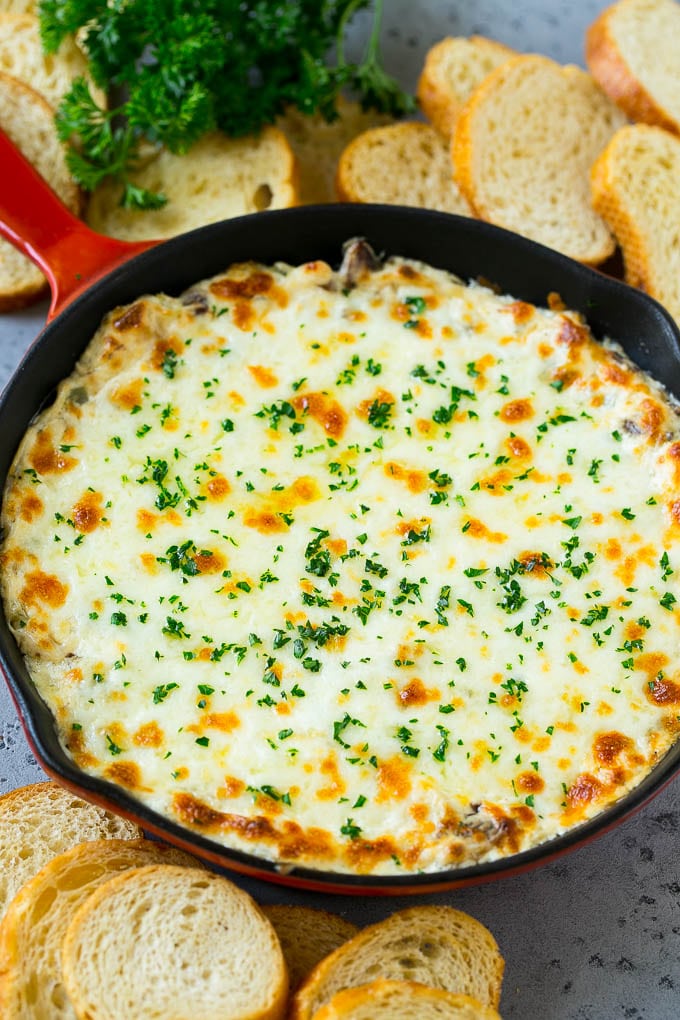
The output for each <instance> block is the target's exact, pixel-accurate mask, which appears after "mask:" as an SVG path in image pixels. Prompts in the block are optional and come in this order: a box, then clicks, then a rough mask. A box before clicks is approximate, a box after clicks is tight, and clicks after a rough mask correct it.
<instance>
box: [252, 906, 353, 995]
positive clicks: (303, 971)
mask: <svg viewBox="0 0 680 1020" xmlns="http://www.w3.org/2000/svg"><path fill="white" fill-rule="evenodd" d="M262 911H263V913H264V915H265V916H266V917H267V918H268V920H269V921H270V922H271V923H272V925H273V926H274V931H275V932H276V934H277V936H278V939H279V942H280V943H281V948H282V950H283V955H284V957H285V960H286V966H287V967H288V977H289V980H290V988H291V991H295V989H296V988H297V987H298V985H299V984H300V982H301V981H302V979H303V978H305V977H307V975H308V974H309V972H310V970H312V968H313V967H315V966H316V965H317V963H318V962H319V961H320V960H323V958H324V956H328V954H329V953H332V952H333V950H334V949H337V948H338V946H341V945H343V944H344V943H345V942H347V941H348V940H349V939H351V938H353V937H354V936H355V935H357V934H358V932H359V929H358V928H357V926H356V925H355V924H351V923H350V922H349V921H345V919H344V918H343V917H339V916H338V914H329V913H328V912H327V911H325V910H314V909H313V908H312V907H303V906H286V905H285V904H282V903H274V904H271V905H270V906H264V907H262Z"/></svg>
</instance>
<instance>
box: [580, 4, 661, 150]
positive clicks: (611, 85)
mask: <svg viewBox="0 0 680 1020" xmlns="http://www.w3.org/2000/svg"><path fill="white" fill-rule="evenodd" d="M616 7H617V5H616V4H615V5H614V6H613V7H608V8H607V9H606V10H605V11H603V12H602V14H600V16H599V17H598V18H597V19H596V20H595V21H594V22H593V23H592V25H590V27H589V28H588V30H587V32H586V41H585V56H586V64H587V65H588V70H589V71H590V73H591V74H592V76H593V78H595V80H596V81H597V83H598V85H599V86H600V88H601V89H602V90H603V92H606V93H607V95H608V96H609V97H610V99H612V100H613V101H614V102H615V103H616V105H617V106H619V107H620V108H621V109H622V110H623V112H624V113H625V114H626V116H628V117H630V119H631V120H633V121H642V122H643V123H645V124H656V125H657V126H658V127H662V128H665V129H666V130H667V131H672V132H674V133H675V134H680V124H678V122H677V120H676V119H675V118H673V117H672V116H670V115H669V114H668V113H667V111H666V110H664V108H663V107H662V106H661V105H660V104H659V103H658V102H657V101H656V99H655V98H654V96H652V95H651V94H650V93H649V92H648V91H647V89H646V88H645V87H644V85H643V84H642V82H640V81H639V79H638V78H636V77H635V75H634V73H633V71H632V70H631V68H630V66H629V64H628V62H627V61H626V58H625V57H624V55H623V53H622V52H621V50H620V48H619V45H618V43H617V41H616V39H615V38H614V35H613V33H612V30H611V21H612V17H613V16H614V14H615V9H616Z"/></svg>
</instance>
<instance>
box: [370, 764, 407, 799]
mask: <svg viewBox="0 0 680 1020" xmlns="http://www.w3.org/2000/svg"><path fill="white" fill-rule="evenodd" d="M411 773H412V768H411V765H410V764H409V763H408V762H407V761H406V759H405V758H403V757H402V756H401V755H396V754H395V755H393V756H392V757H391V758H386V759H385V761H382V762H381V763H380V767H379V768H378V794H377V796H376V798H375V799H376V801H377V802H378V804H382V803H384V802H385V801H386V800H403V799H404V798H405V797H408V795H409V793H410V792H411Z"/></svg>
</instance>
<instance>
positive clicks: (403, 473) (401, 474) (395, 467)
mask: <svg viewBox="0 0 680 1020" xmlns="http://www.w3.org/2000/svg"><path fill="white" fill-rule="evenodd" d="M383 471H384V472H385V474H386V475H387V477H388V478H393V479H394V480H395V482H403V483H404V485H406V487H407V489H409V491H410V492H416V493H417V492H424V491H425V489H427V487H428V484H429V483H428V479H427V475H426V473H425V472H424V471H420V470H418V469H416V468H407V467H404V465H403V464H397V463H396V462H395V461H393V460H390V461H388V462H387V464H385V465H384V467H383Z"/></svg>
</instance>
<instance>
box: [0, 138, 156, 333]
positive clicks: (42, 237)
mask: <svg viewBox="0 0 680 1020" xmlns="http://www.w3.org/2000/svg"><path fill="white" fill-rule="evenodd" d="M0 168H1V170H2V173H1V177H2V187H0V235H2V236H3V237H6V238H7V240H8V241H10V242H11V243H12V244H13V245H14V246H15V247H16V248H18V249H19V251H21V252H23V253H24V255H28V257H29V258H30V259H32V260H33V261H34V262H35V264H36V265H37V266H39V268H40V269H41V270H42V271H43V273H44V274H45V276H46V277H47V279H48V281H49V285H50V289H51V291H52V303H51V305H50V310H49V313H48V316H47V318H48V321H49V320H50V319H53V318H54V316H55V315H57V314H58V313H59V312H60V311H61V310H62V309H63V308H64V307H65V306H66V305H67V304H69V302H71V301H72V300H73V299H74V298H75V297H76V296H77V295H78V294H80V293H81V292H82V291H83V290H86V289H87V287H88V286H89V285H90V284H91V283H93V282H94V281H95V280H96V279H98V278H99V277H101V276H104V275H105V274H106V273H108V272H109V271H110V270H111V269H113V268H114V267H115V266H117V265H120V263H121V262H126V261H127V259H129V258H132V256H133V255H137V254H138V253H139V252H141V251H145V250H146V249H147V248H151V247H152V246H153V245H154V244H157V243H158V242H157V241H139V242H137V243H134V244H133V243H130V242H127V241H118V240H116V239H115V238H112V237H105V236H104V235H103V234H97V233H95V232H94V230H90V228H89V227H87V226H86V225H85V224H84V223H83V222H82V221H81V220H79V219H77V217H75V216H74V215H73V213H71V212H70V211H69V210H68V209H67V208H66V206H65V205H64V204H63V203H62V202H61V201H60V199H59V198H57V196H56V195H55V193H54V192H53V191H52V189H51V188H50V187H49V185H48V184H47V183H46V181H45V180H44V179H43V178H42V177H41V176H40V174H39V173H38V172H37V171H36V170H35V169H34V168H33V167H32V166H31V164H30V163H29V162H28V161H27V160H26V159H25V158H24V156H23V155H22V154H21V152H20V151H19V150H18V149H17V148H16V146H15V145H14V144H13V143H12V142H11V141H10V140H9V138H8V137H7V135H6V134H5V133H4V131H2V130H0Z"/></svg>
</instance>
